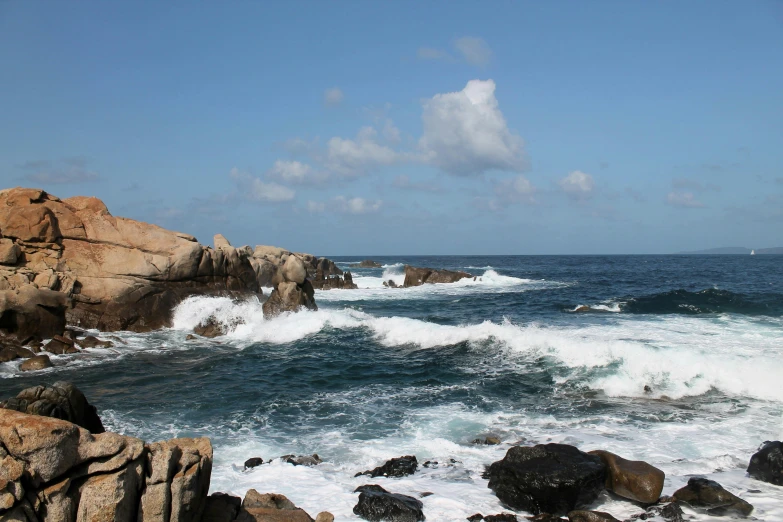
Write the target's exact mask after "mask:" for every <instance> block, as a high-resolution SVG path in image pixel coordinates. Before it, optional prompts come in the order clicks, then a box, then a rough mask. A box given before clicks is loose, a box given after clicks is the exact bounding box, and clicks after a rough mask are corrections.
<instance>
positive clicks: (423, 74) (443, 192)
mask: <svg viewBox="0 0 783 522" xmlns="http://www.w3.org/2000/svg"><path fill="white" fill-rule="evenodd" d="M13 186H26V187H37V188H41V189H44V190H46V191H47V192H49V193H51V194H54V195H56V196H59V197H61V198H66V197H70V196H74V195H91V196H96V197H99V198H101V199H102V200H103V201H104V202H105V203H106V204H107V205H108V207H109V210H110V211H111V212H112V214H113V215H115V216H123V217H130V218H134V219H139V220H143V221H147V222H151V223H155V224H158V225H160V226H163V227H166V228H171V229H174V230H178V231H181V232H187V233H190V234H193V235H195V236H196V237H197V238H198V239H199V240H200V241H201V242H202V243H205V244H211V242H212V236H213V235H214V234H216V233H222V234H224V235H225V236H226V237H227V238H228V239H229V241H231V243H232V244H233V245H235V246H239V245H244V244H249V245H256V244H267V245H276V246H282V247H284V248H287V249H290V250H294V251H302V252H311V253H314V254H317V255H332V256H337V255H373V254H374V255H395V254H399V255H404V254H411V255H412V254H443V255H446V254H463V255H490V254H646V253H671V252H677V251H682V250H695V249H703V248H712V247H723V246H744V247H748V248H764V247H773V246H783V1H779V0H769V1H765V0H755V1H753V2H747V1H740V0H737V1H732V2H728V1H721V0H692V1H689V2H673V1H672V2H668V1H661V2H647V1H633V0H622V1H620V0H618V1H602V0H597V1H594V2H584V1H557V0H556V1H551V2H528V1H522V0H519V1H501V0H496V1H493V2H477V1H470V2H467V1H456V0H455V1H449V2H446V1H430V2H413V1H411V2H409V1H395V2H375V1H366V0H361V1H348V0H338V1H335V2H315V1H287V2H271V1H270V2H249V1H248V2H243V1H235V2H209V1H208V2H176V1H171V2H153V1H133V2H97V1H96V2H88V1H81V0H74V1H72V2H62V1H59V0H58V1H48V2H47V1H43V0H40V1H39V0H36V1H31V2H23V1H15V0H0V188H6V187H13Z"/></svg>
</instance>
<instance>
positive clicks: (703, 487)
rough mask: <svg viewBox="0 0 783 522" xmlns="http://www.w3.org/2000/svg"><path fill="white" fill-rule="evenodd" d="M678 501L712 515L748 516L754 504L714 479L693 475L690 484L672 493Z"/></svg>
mask: <svg viewBox="0 0 783 522" xmlns="http://www.w3.org/2000/svg"><path fill="white" fill-rule="evenodd" d="M672 497H673V498H674V500H676V501H677V502H684V503H686V504H688V505H690V506H691V507H694V508H702V509H704V510H706V511H707V513H709V514H711V515H718V516H722V515H728V514H738V515H742V516H748V515H750V514H751V512H753V506H752V505H751V504H749V503H748V502H746V501H745V500H742V499H741V498H739V497H738V496H736V495H734V494H733V493H730V492H728V491H726V490H725V489H723V486H721V485H720V484H718V483H717V482H715V481H714V480H708V479H706V478H703V477H691V479H690V480H688V485H687V486H685V487H683V488H680V489H678V490H677V491H675V492H674V495H672Z"/></svg>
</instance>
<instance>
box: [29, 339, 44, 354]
mask: <svg viewBox="0 0 783 522" xmlns="http://www.w3.org/2000/svg"><path fill="white" fill-rule="evenodd" d="M25 346H26V347H27V348H29V349H30V351H32V352H33V353H38V352H40V351H41V348H43V343H42V342H41V341H39V340H38V339H33V340H32V341H28V342H27V344H25Z"/></svg>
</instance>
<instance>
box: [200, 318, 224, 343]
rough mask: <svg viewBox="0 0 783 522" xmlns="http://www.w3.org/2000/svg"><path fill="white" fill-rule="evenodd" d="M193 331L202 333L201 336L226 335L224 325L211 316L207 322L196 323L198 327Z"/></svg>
mask: <svg viewBox="0 0 783 522" xmlns="http://www.w3.org/2000/svg"><path fill="white" fill-rule="evenodd" d="M193 333H195V334H196V335H200V336H201V337H209V338H213V337H219V336H221V335H225V334H226V331H225V329H224V328H223V325H221V324H219V323H218V322H217V321H215V319H213V318H211V317H210V318H209V319H208V320H207V321H206V322H205V323H202V324H199V325H196V327H194V328H193Z"/></svg>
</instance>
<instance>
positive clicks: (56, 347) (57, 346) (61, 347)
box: [43, 339, 79, 355]
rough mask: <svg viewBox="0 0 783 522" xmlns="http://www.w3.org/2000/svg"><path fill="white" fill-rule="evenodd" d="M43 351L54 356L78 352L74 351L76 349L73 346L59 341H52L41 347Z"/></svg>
mask: <svg viewBox="0 0 783 522" xmlns="http://www.w3.org/2000/svg"><path fill="white" fill-rule="evenodd" d="M43 349H44V350H46V351H47V352H49V353H53V354H55V355H63V354H66V353H76V352H78V351H79V350H77V349H76V347H75V346H74V345H73V344H68V343H64V342H62V341H60V340H59V339H52V340H51V341H49V342H48V343H46V344H45V345H44V347H43Z"/></svg>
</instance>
